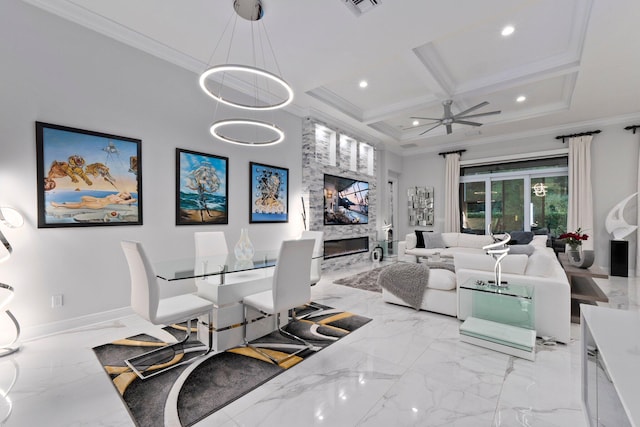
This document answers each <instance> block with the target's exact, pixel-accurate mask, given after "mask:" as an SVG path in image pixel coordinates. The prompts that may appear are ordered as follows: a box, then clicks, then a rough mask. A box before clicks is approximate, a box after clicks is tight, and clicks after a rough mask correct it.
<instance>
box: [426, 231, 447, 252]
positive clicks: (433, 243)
mask: <svg viewBox="0 0 640 427" xmlns="http://www.w3.org/2000/svg"><path fill="white" fill-rule="evenodd" d="M422 237H423V238H424V247H425V248H426V249H439V248H442V249H443V248H446V247H447V246H446V245H445V244H444V240H442V233H433V232H428V231H425V232H423V233H422Z"/></svg>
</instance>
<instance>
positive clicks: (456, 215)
mask: <svg viewBox="0 0 640 427" xmlns="http://www.w3.org/2000/svg"><path fill="white" fill-rule="evenodd" d="M445 162H446V163H445V171H444V174H445V177H444V194H445V202H444V231H445V233H459V232H460V197H459V191H460V153H449V154H447V155H446V156H445Z"/></svg>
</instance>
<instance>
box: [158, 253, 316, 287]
mask: <svg viewBox="0 0 640 427" xmlns="http://www.w3.org/2000/svg"><path fill="white" fill-rule="evenodd" d="M278 253H279V250H277V249H276V250H269V251H256V252H255V253H254V255H253V258H252V259H250V260H246V261H245V260H239V259H238V258H236V256H235V254H233V253H229V254H227V255H215V256H208V257H185V258H177V259H172V260H167V261H161V262H156V263H154V265H153V267H154V269H155V272H156V277H158V278H160V279H163V280H167V281H173V280H184V279H193V278H197V277H208V276H217V275H224V274H227V273H236V272H240V271H248V270H259V269H263V268H269V267H274V266H275V265H276V262H277V260H278ZM317 258H322V254H321V253H320V254H314V255H313V259H317Z"/></svg>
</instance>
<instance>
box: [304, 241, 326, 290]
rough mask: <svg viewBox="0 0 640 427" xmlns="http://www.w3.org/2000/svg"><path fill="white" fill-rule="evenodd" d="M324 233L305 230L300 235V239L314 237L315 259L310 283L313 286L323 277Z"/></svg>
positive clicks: (312, 264) (312, 263)
mask: <svg viewBox="0 0 640 427" xmlns="http://www.w3.org/2000/svg"><path fill="white" fill-rule="evenodd" d="M323 236H324V233H323V232H322V231H309V230H305V231H303V232H302V234H301V235H300V239H313V240H314V242H315V243H314V245H313V257H314V258H313V259H312V260H311V276H310V284H311V286H313V285H315V284H316V283H318V282H319V281H320V278H321V277H322V256H321V255H322V252H323V248H322V245H323V243H324V241H323V240H322V237H323Z"/></svg>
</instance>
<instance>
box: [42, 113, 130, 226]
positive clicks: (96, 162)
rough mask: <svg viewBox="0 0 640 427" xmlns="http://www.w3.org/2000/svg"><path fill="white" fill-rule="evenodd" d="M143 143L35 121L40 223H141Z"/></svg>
mask: <svg viewBox="0 0 640 427" xmlns="http://www.w3.org/2000/svg"><path fill="white" fill-rule="evenodd" d="M140 144H141V141H140V140H139V139H133V138H126V137H123V136H116V135H109V134H105V133H99V132H93V131H88V130H83V129H76V128H71V127H67V126H59V125H54V124H49V123H42V122H36V150H37V178H38V228H47V227H86V226H113V225H142V172H141V168H140V165H141V155H140V154H141V151H140Z"/></svg>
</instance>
